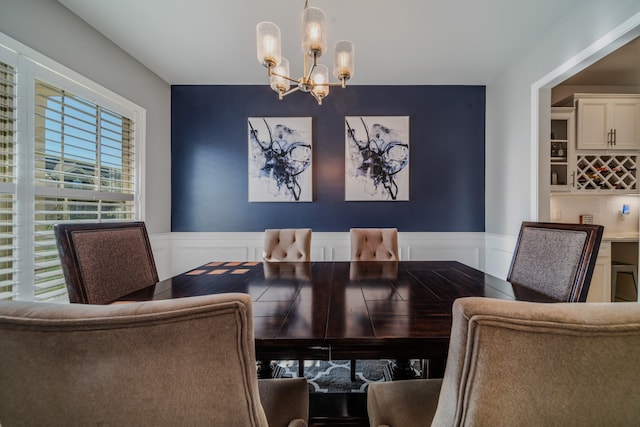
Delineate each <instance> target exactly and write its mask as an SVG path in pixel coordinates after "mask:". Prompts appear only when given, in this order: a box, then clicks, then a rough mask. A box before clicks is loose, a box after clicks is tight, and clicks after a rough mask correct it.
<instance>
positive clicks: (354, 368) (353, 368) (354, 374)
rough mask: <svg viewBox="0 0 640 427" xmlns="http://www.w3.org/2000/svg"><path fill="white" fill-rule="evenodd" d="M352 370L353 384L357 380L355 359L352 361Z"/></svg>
mask: <svg viewBox="0 0 640 427" xmlns="http://www.w3.org/2000/svg"><path fill="white" fill-rule="evenodd" d="M350 368H351V381H352V382H353V381H355V380H356V360H355V359H351V364H350Z"/></svg>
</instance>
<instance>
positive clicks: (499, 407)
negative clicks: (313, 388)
mask: <svg viewBox="0 0 640 427" xmlns="http://www.w3.org/2000/svg"><path fill="white" fill-rule="evenodd" d="M639 354H640V304H638V303H600V304H595V303H594V304H573V303H557V304H541V303H531V302H522V301H503V300H492V299H489V298H478V297H473V298H462V299H459V300H457V301H455V303H454V305H453V326H452V330H451V341H450V344H449V355H448V359H447V367H446V370H445V375H444V379H443V380H406V381H394V382H389V383H372V384H371V385H369V390H368V411H369V419H370V422H371V425H372V426H383V425H384V426H390V427H399V426H402V427H412V426H429V425H433V426H471V425H473V426H490V427H499V426H551V425H553V426H581V427H584V426H605V425H606V426H637V425H638V420H640V404H639V403H638V402H640V381H638V378H640V363H638V355H639ZM432 419H433V424H431V421H432Z"/></svg>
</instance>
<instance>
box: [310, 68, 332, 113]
mask: <svg viewBox="0 0 640 427" xmlns="http://www.w3.org/2000/svg"><path fill="white" fill-rule="evenodd" d="M311 81H312V82H313V89H311V91H312V92H313V94H314V95H315V97H316V99H317V100H318V103H319V104H322V102H321V101H322V98H324V97H326V96H327V95H329V68H327V66H326V65H323V64H318V65H316V68H314V70H313V74H311Z"/></svg>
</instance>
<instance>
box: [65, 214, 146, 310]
mask: <svg viewBox="0 0 640 427" xmlns="http://www.w3.org/2000/svg"><path fill="white" fill-rule="evenodd" d="M54 230H55V235H56V240H57V245H58V253H59V254H60V262H61V263H62V271H63V272H64V277H65V280H66V282H67V289H68V291H69V301H71V302H74V303H83V304H109V303H111V302H113V301H114V300H116V299H118V298H120V297H122V296H124V295H127V294H130V293H131V292H134V291H137V290H140V289H142V288H145V287H148V286H151V285H154V284H155V283H157V282H158V273H157V271H156V264H155V262H154V260H153V253H152V251H151V245H150V243H149V236H148V235H147V229H146V227H145V225H144V223H143V222H116V223H82V224H78V223H70V224H56V225H55V226H54Z"/></svg>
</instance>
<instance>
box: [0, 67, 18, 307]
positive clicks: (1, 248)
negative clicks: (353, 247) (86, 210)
mask: <svg viewBox="0 0 640 427" xmlns="http://www.w3.org/2000/svg"><path fill="white" fill-rule="evenodd" d="M15 79H16V73H15V68H14V67H12V66H11V65H9V64H6V63H4V62H2V61H0V299H11V298H13V297H14V296H15V294H16V287H15V284H16V267H17V259H16V257H17V253H16V248H15V237H16V236H15V232H16V213H15V207H16V197H15V194H16V186H15V182H16V178H15V146H16V142H15V138H16V84H15Z"/></svg>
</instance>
